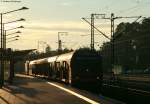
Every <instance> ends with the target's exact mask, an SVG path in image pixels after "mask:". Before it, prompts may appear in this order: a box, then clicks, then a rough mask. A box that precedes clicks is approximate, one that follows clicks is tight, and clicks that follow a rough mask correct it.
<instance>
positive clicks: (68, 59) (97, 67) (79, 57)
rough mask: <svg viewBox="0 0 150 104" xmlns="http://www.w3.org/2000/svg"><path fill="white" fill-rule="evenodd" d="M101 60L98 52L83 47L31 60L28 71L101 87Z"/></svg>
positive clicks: (73, 83) (50, 77)
mask: <svg viewBox="0 0 150 104" xmlns="http://www.w3.org/2000/svg"><path fill="white" fill-rule="evenodd" d="M101 61H102V58H101V55H100V54H99V53H98V52H96V51H91V50H86V51H85V50H82V49H81V50H77V51H73V52H69V53H66V54H62V55H57V56H53V57H47V58H43V59H38V60H33V61H30V63H29V69H28V70H29V71H28V72H30V73H29V74H32V75H43V76H47V77H48V78H49V79H53V80H58V81H62V82H65V83H68V84H71V85H81V86H87V85H88V86H90V87H93V86H94V87H100V86H101V81H102V65H101Z"/></svg>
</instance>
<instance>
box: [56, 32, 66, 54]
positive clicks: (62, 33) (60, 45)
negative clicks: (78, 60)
mask: <svg viewBox="0 0 150 104" xmlns="http://www.w3.org/2000/svg"><path fill="white" fill-rule="evenodd" d="M60 35H68V32H58V51H62V41H61V39H60Z"/></svg>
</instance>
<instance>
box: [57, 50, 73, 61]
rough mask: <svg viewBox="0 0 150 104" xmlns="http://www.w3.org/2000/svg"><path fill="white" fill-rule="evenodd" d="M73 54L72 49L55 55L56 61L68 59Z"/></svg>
mask: <svg viewBox="0 0 150 104" xmlns="http://www.w3.org/2000/svg"><path fill="white" fill-rule="evenodd" d="M73 54H74V51H73V52H69V53H66V54H62V55H59V56H58V57H57V59H56V61H63V60H70V59H71V58H72V56H73Z"/></svg>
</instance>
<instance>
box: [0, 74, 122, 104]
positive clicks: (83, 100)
mask: <svg viewBox="0 0 150 104" xmlns="http://www.w3.org/2000/svg"><path fill="white" fill-rule="evenodd" d="M0 104H122V103H121V102H119V101H116V100H113V99H110V98H106V97H103V96H100V95H95V94H91V93H89V92H87V91H84V90H79V89H76V88H72V87H71V86H67V85H64V84H60V83H57V82H51V81H46V80H43V79H39V78H37V77H36V78H35V77H32V76H26V75H21V74H17V75H16V76H15V78H14V83H13V85H7V84H6V85H5V86H4V87H3V88H2V89H0Z"/></svg>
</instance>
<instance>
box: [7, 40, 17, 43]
mask: <svg viewBox="0 0 150 104" xmlns="http://www.w3.org/2000/svg"><path fill="white" fill-rule="evenodd" d="M17 40H19V39H13V40H10V41H7V42H6V43H10V42H13V41H17Z"/></svg>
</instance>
